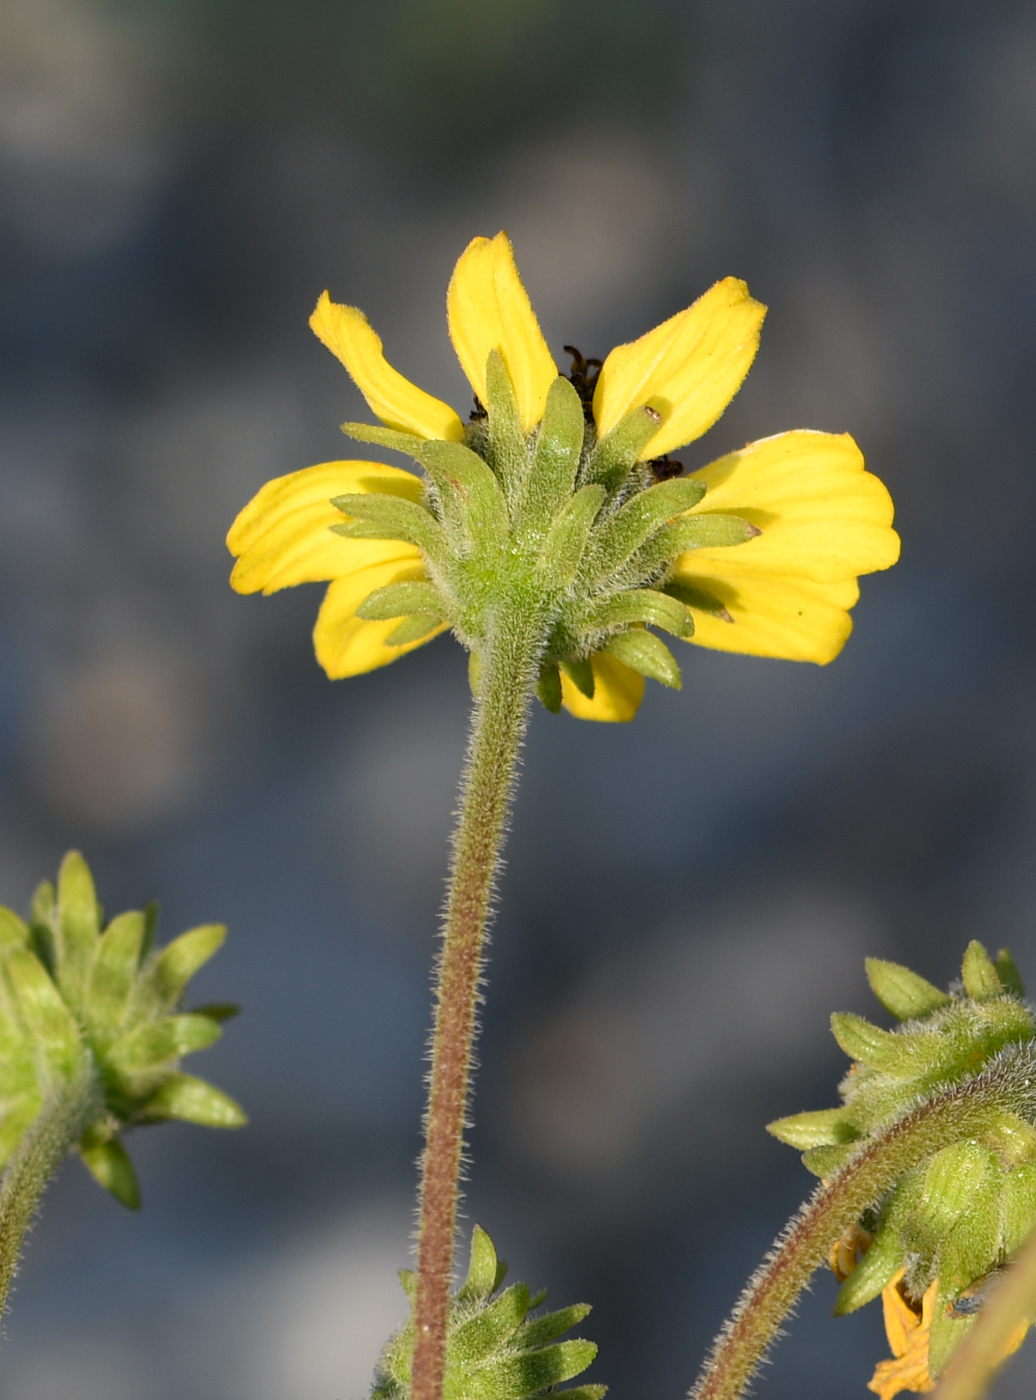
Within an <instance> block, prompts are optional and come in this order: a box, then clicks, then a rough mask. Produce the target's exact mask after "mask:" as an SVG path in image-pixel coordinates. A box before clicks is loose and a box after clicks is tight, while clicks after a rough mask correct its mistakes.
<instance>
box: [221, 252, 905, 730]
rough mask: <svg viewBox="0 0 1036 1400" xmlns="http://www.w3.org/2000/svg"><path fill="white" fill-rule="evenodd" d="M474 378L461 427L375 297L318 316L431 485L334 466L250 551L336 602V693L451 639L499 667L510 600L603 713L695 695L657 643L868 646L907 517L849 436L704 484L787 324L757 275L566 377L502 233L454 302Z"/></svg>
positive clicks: (295, 484)
mask: <svg viewBox="0 0 1036 1400" xmlns="http://www.w3.org/2000/svg"><path fill="white" fill-rule="evenodd" d="M447 313H448V321H449V330H450V336H451V338H452V340H453V344H454V348H455V349H456V352H457V356H458V358H459V360H460V363H461V365H462V367H463V369H464V371H465V373H466V375H467V377H468V379H469V381H470V382H471V385H472V389H473V391H474V394H475V397H476V410H475V412H474V413H473V414H472V415H471V418H470V419H469V421H468V422H464V421H463V420H462V419H461V418H460V417H459V416H458V414H457V413H455V412H454V410H453V409H452V408H451V407H450V406H449V405H447V404H445V403H443V402H441V401H440V400H439V399H436V398H434V397H433V396H432V395H430V394H427V393H425V392H424V391H423V390H422V389H419V388H417V387H416V386H415V385H413V384H411V383H410V382H409V381H408V380H407V379H405V378H404V377H403V376H402V375H401V374H399V373H398V372H397V371H396V370H395V369H393V368H392V367H391V365H389V363H388V362H387V360H386V359H385V357H384V354H383V353H382V344H381V341H380V339H379V338H378V336H377V334H376V333H375V331H374V330H373V329H372V327H371V326H370V324H369V323H368V321H367V319H366V317H365V316H364V315H363V313H362V312H361V311H358V310H357V309H356V308H355V307H350V306H340V305H337V304H336V303H334V302H332V301H331V300H330V298H329V297H328V295H327V293H326V292H325V293H324V295H323V296H322V297H321V298H320V301H319V302H318V303H317V307H316V310H315V311H314V313H313V316H312V318H311V321H310V324H311V326H312V328H313V330H314V331H315V332H316V334H317V336H319V338H320V339H321V340H322V341H323V342H324V344H325V345H326V346H327V347H328V348H329V349H330V350H331V351H332V352H333V353H334V354H335V355H337V356H338V358H339V359H340V360H341V361H342V363H343V364H344V365H345V367H346V369H347V370H348V371H349V373H350V375H351V376H352V378H353V379H354V380H355V382H356V384H357V386H358V387H359V389H360V391H361V392H362V393H363V395H364V397H365V398H366V400H367V403H368V404H369V406H370V408H371V411H372V412H373V413H374V415H375V416H376V417H377V418H378V419H380V422H381V425H382V426H380V427H379V426H369V425H364V424H355V423H347V424H344V425H343V427H344V430H345V431H346V432H347V433H348V434H350V435H351V436H352V437H354V438H356V439H358V440H360V441H362V442H369V443H375V444H377V445H379V446H382V447H388V448H391V449H395V450H397V451H401V452H403V453H406V454H407V455H409V456H410V457H412V458H413V459H415V460H416V461H417V462H418V463H419V464H420V466H421V467H422V468H423V475H417V474H415V473H413V472H410V471H407V470H403V469H401V468H399V467H390V466H386V465H383V464H381V463H379V462H374V461H355V460H350V461H340V462H325V463H322V464H321V465H319V466H315V467H309V468H306V469H305V470H303V471H299V472H294V473H292V474H291V475H289V476H284V477H280V478H278V479H277V480H275V481H271V482H269V483H268V484H267V485H266V486H264V487H263V489H262V490H261V491H260V492H259V493H258V495H256V496H255V497H254V499H253V500H252V501H251V502H249V504H248V505H247V506H246V507H245V508H244V510H243V511H242V512H241V514H240V515H239V516H238V518H237V520H236V521H235V522H234V525H233V527H232V528H231V531H230V534H229V536H228V540H227V543H228V545H229V547H230V549H231V552H232V553H233V554H235V555H236V556H237V559H238V562H237V565H236V567H235V569H234V572H233V575H232V577H231V582H232V584H233V586H234V588H236V589H237V590H238V591H239V592H242V593H253V592H260V591H261V592H264V593H270V592H273V591H275V590H276V589H279V588H286V587H289V586H291V585H293V584H296V583H306V582H318V581H320V582H327V583H328V584H329V585H330V586H329V588H328V590H327V594H326V596H325V599H324V603H323V606H322V607H321V610H320V614H319V616H318V619H317V624H316V629H315V632H314V642H315V646H316V652H317V657H318V660H319V661H320V663H321V665H322V666H323V667H324V669H325V670H326V671H327V673H328V675H329V676H331V677H342V676H351V675H357V674H359V673H361V672H363V671H369V670H373V669H374V668H376V667H378V666H384V665H387V664H388V663H389V662H390V661H394V660H396V659H397V658H398V657H399V656H401V655H403V653H404V652H406V651H410V650H412V649H413V648H414V647H417V646H421V645H423V644H424V643H425V642H427V641H430V640H431V639H432V638H433V637H435V636H437V635H438V633H440V632H442V631H444V630H445V629H446V628H452V630H453V632H454V634H455V635H456V636H457V637H458V639H459V640H460V641H461V642H462V643H463V644H464V645H465V646H466V647H467V648H468V650H469V651H470V652H471V654H472V661H473V667H472V671H473V681H474V683H475V685H476V686H477V678H478V668H479V661H480V658H481V655H482V653H483V651H484V649H485V647H486V645H487V643H488V640H489V638H490V637H491V635H492V633H493V629H494V626H495V625H496V620H497V618H498V616H499V612H500V606H501V600H502V599H504V598H505V597H510V598H516V599H519V600H520V601H521V604H522V606H524V607H525V608H526V609H527V610H528V611H530V612H531V613H532V614H534V615H535V616H536V618H537V619H538V626H539V629H540V648H539V652H540V665H539V674H538V681H537V691H538V694H539V696H540V698H541V699H542V700H543V702H544V703H545V704H546V705H547V707H548V708H549V709H552V710H556V709H559V708H560V707H561V706H562V705H564V706H565V707H566V708H567V709H568V710H570V711H571V712H572V713H573V714H575V715H578V716H580V717H581V718H584V719H598V720H625V719H630V718H632V716H633V715H634V714H635V713H636V710H637V707H638V705H639V703H640V699H641V696H642V694H643V689H644V677H645V676H649V677H651V678H653V679H655V680H658V681H661V682H662V683H663V684H665V685H669V686H674V687H675V686H679V684H680V672H679V667H678V666H677V663H676V660H675V658H674V657H673V656H672V654H671V653H670V651H669V649H668V648H667V647H666V646H665V645H664V644H663V642H662V641H661V639H660V638H659V637H658V636H657V635H656V634H655V632H654V631H652V630H650V629H651V628H657V629H660V630H662V631H665V632H668V633H670V634H672V635H675V636H677V637H680V638H682V639H684V640H686V641H691V642H694V643H697V644H698V645H701V646H706V647H713V648H717V649H719V650H723V651H739V652H746V653H750V654H754V655H759V656H774V657H785V658H789V659H792V660H799V661H814V662H818V663H821V664H823V663H826V662H828V661H830V660H832V659H833V658H834V657H835V656H836V655H837V654H838V652H839V651H840V650H841V648H842V646H843V645H844V643H845V640H846V638H847V637H848V635H849V632H850V630H851V622H850V618H849V609H850V608H851V607H852V606H853V604H854V603H855V602H856V600H857V598H858V596H859V589H858V585H857V578H858V576H859V575H860V574H864V573H870V572H873V571H875V570H878V569H886V568H888V567H889V566H890V565H891V564H893V563H895V561H896V559H897V558H898V554H899V540H898V537H897V536H896V534H895V532H894V531H893V530H892V528H891V522H892V503H891V501H890V499H889V495H888V492H887V491H886V490H885V488H884V486H883V485H882V484H881V482H880V481H879V480H878V479H877V478H876V477H874V476H872V475H870V474H869V473H868V472H866V471H865V470H864V465H863V458H862V456H861V454H860V451H859V449H858V447H857V446H856V444H855V442H853V440H852V438H851V437H849V436H848V435H844V434H843V435H835V434H830V433H820V432H807V431H797V432H788V433H783V434H780V435H778V436H777V437H772V438H766V439H763V440H761V441H759V442H754V443H750V444H749V445H748V446H747V447H745V448H743V449H742V450H741V451H739V452H734V453H731V454H729V455H728V456H726V457H723V458H721V459H720V460H719V461H716V462H713V463H712V464H711V466H708V467H705V468H703V469H702V470H700V471H697V472H693V473H691V474H689V475H687V476H684V475H683V474H682V467H681V466H680V464H679V463H674V462H672V461H670V459H669V456H668V454H669V453H670V452H672V451H674V450H675V449H677V448H679V447H681V446H683V445H684V444H686V443H689V442H692V441H694V440H695V439H696V438H698V437H700V436H701V435H702V434H703V433H704V432H706V431H707V429H708V428H710V427H711V426H712V424H713V423H714V422H715V421H716V419H717V418H718V417H719V416H720V414H721V413H722V412H723V410H724V408H725V407H726V406H727V404H728V403H729V402H730V400H731V399H732V398H733V396H734V394H735V393H736V392H737V390H738V388H739V387H740V385H741V382H742V380H743V379H744V377H745V375H746V374H747V372H748V369H749V366H750V365H751V363H752V360H753V358H754V356H755V353H756V349H757V347H758V341H759V331H760V327H761V325H762V320H763V316H764V314H765V308H764V307H762V306H761V305H760V304H759V303H758V302H757V301H754V300H753V299H752V297H750V296H749V294H748V288H747V287H746V286H745V284H744V283H743V282H741V281H738V280H737V279H736V278H732V277H728V278H726V279H724V280H723V281H721V282H717V283H716V284H715V286H713V287H711V288H710V289H709V290H708V291H707V292H706V293H705V294H704V295H703V296H702V297H700V298H699V299H698V300H697V301H696V302H695V303H694V304H693V305H692V306H690V307H688V308H687V309H686V310H685V311H681V312H679V313H678V314H677V315H676V316H673V317H671V318H670V319H669V320H668V321H665V322H663V324H662V325H660V326H657V327H656V328H655V329H654V330H652V331H649V332H648V333H647V334H646V335H643V336H641V338H640V339H639V340H636V341H633V342H631V343H630V344H628V345H620V346H617V347H616V348H615V349H614V350H612V351H611V353H610V354H609V355H608V356H607V358H606V359H605V360H604V361H603V363H600V364H598V362H595V361H586V360H584V359H583V358H582V356H580V355H579V354H578V352H573V356H574V364H573V370H572V374H571V377H566V376H564V375H562V374H560V373H559V370H558V367H557V365H556V364H555V361H554V359H553V357H552V355H551V353H550V350H549V348H548V346H547V344H546V341H545V340H544V338H543V334H542V332H541V330H540V327H539V324H538V322H537V320H536V317H535V315H534V313H533V310H532V307H531V305H530V303H529V299H528V297H527V296H526V293H525V289H524V288H523V286H522V283H521V280H520V278H519V276H518V271H517V268H516V266H515V262H514V257H513V254H512V251H511V245H510V242H509V241H508V239H507V237H506V235H505V234H503V233H500V234H498V235H497V236H496V238H493V239H486V238H476V239H474V240H473V241H472V242H471V243H470V244H469V245H468V247H467V248H466V249H465V251H464V252H463V253H462V255H461V257H460V259H459V261H458V263H457V266H456V268H455V270H454V273H453V277H452V279H451V282H450V286H449V292H448V296H447Z"/></svg>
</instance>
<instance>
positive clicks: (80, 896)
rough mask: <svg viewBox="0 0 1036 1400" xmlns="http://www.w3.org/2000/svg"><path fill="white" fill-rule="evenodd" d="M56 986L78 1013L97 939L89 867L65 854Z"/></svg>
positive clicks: (61, 872)
mask: <svg viewBox="0 0 1036 1400" xmlns="http://www.w3.org/2000/svg"><path fill="white" fill-rule="evenodd" d="M56 923H57V978H56V980H57V983H58V985H59V986H60V988H61V990H62V992H63V994H64V995H65V997H66V998H67V1000H68V1001H69V1003H70V1004H71V1005H72V1007H73V1008H75V1009H76V1010H78V1009H79V1008H80V1007H81V1006H82V1004H83V997H84V994H85V992H86V979H87V977H88V976H89V973H90V968H91V966H92V965H93V960H94V956H95V954H96V952H97V944H98V940H99V938H100V933H101V929H100V910H99V909H98V907H97V895H96V892H95V891H94V881H93V876H92V875H91V874H90V867H89V866H88V865H87V863H86V861H85V860H84V859H83V857H82V856H81V855H80V854H79V852H78V851H69V853H68V855H66V856H65V859H64V860H63V861H62V862H61V869H60V870H59V871H58V903H57V921H56Z"/></svg>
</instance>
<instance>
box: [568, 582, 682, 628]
mask: <svg viewBox="0 0 1036 1400" xmlns="http://www.w3.org/2000/svg"><path fill="white" fill-rule="evenodd" d="M576 620H577V625H579V626H580V627H581V628H582V629H583V630H584V631H585V633H586V635H587V636H588V637H591V636H594V635H599V634H601V633H607V632H609V631H613V630H614V631H618V630H619V629H620V628H626V627H630V626H632V625H633V624H634V623H637V622H639V623H646V624H648V625H649V626H651V627H661V628H662V630H663V631H664V632H671V633H672V634H673V636H674V637H685V638H686V637H691V636H693V635H694V622H693V620H692V618H691V615H690V613H689V612H688V611H687V609H686V608H685V607H684V605H683V604H682V603H679V602H677V600H676V599H675V598H670V597H669V596H668V595H667V594H665V593H657V592H656V591H655V590H654V589H653V588H631V589H628V590H626V591H624V592H622V593H613V594H612V596H611V597H610V598H606V599H604V600H603V601H602V602H599V603H596V604H595V605H594V606H593V607H592V608H587V609H586V611H585V612H584V613H582V614H581V615H577V619H576Z"/></svg>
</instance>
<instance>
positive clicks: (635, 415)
mask: <svg viewBox="0 0 1036 1400" xmlns="http://www.w3.org/2000/svg"><path fill="white" fill-rule="evenodd" d="M661 426H662V415H661V413H659V411H658V409H657V408H648V407H647V405H644V406H643V407H639V408H634V409H631V410H630V412H629V413H627V414H626V416H625V418H622V419H620V421H619V422H618V423H617V424H616V425H615V427H614V428H613V429H612V430H611V432H610V433H609V434H608V436H607V437H605V438H602V439H601V441H600V442H599V443H597V445H596V447H595V448H594V449H593V451H592V452H591V453H590V456H589V459H588V461H587V464H586V469H585V476H586V480H587V481H599V482H601V483H602V485H604V486H606V487H607V489H608V490H609V491H614V490H615V489H616V488H617V487H619V486H621V485H622V483H623V482H624V481H625V480H626V478H627V477H628V476H629V474H630V472H631V471H632V470H633V468H634V466H635V465H636V464H637V462H639V461H640V459H641V457H642V455H643V452H644V448H645V447H646V446H647V445H648V443H649V442H650V441H651V439H652V438H653V437H654V436H655V434H656V433H657V432H658V430H659V428H660V427H661Z"/></svg>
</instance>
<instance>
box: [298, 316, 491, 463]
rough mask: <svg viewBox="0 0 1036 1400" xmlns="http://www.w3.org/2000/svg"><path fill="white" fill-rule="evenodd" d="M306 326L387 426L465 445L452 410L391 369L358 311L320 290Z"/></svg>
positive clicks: (368, 325) (376, 338)
mask: <svg viewBox="0 0 1036 1400" xmlns="http://www.w3.org/2000/svg"><path fill="white" fill-rule="evenodd" d="M309 324H310V327H311V328H312V330H313V331H314V333H315V334H316V335H317V336H318V337H319V339H320V340H322V341H323V342H324V344H325V345H326V346H327V348H328V349H329V350H330V351H331V353H332V354H333V355H337V356H338V358H339V359H340V360H341V362H342V364H343V365H345V367H346V369H347V370H348V371H349V373H350V374H351V375H352V377H353V380H354V381H355V383H356V387H357V388H358V389H359V391H360V393H361V394H362V395H363V397H364V398H365V399H366V400H367V402H368V404H369V405H370V407H371V412H372V413H375V414H377V416H378V417H379V418H380V419H381V421H382V422H383V423H384V424H386V426H387V427H389V428H396V429H397V430H398V431H400V432H403V433H413V434H414V436H415V437H421V438H445V439H446V441H447V442H461V441H463V438H464V424H463V423H462V422H461V421H460V419H459V418H458V417H457V415H456V413H454V411H453V409H452V408H451V407H450V406H449V404H446V403H443V402H442V400H441V399H436V398H433V396H432V395H431V394H426V393H425V391H424V390H423V389H419V388H418V387H417V385H416V384H411V383H410V380H409V379H405V378H404V377H403V375H401V374H400V373H399V371H398V370H395V369H393V368H392V366H391V365H390V364H389V362H388V361H387V360H386V359H385V356H384V355H383V354H382V349H381V338H380V336H379V335H378V334H377V333H376V332H375V330H374V328H373V327H372V326H371V323H370V322H369V321H368V320H367V317H366V316H365V315H364V314H363V312H362V311H358V310H357V308H356V307H355V306H340V305H339V304H338V303H337V302H334V301H332V300H331V298H330V297H329V296H328V294H327V292H324V293H323V295H322V296H321V298H320V300H319V301H318V302H317V305H316V310H315V311H314V312H313V315H312V316H311V317H310V318H309Z"/></svg>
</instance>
